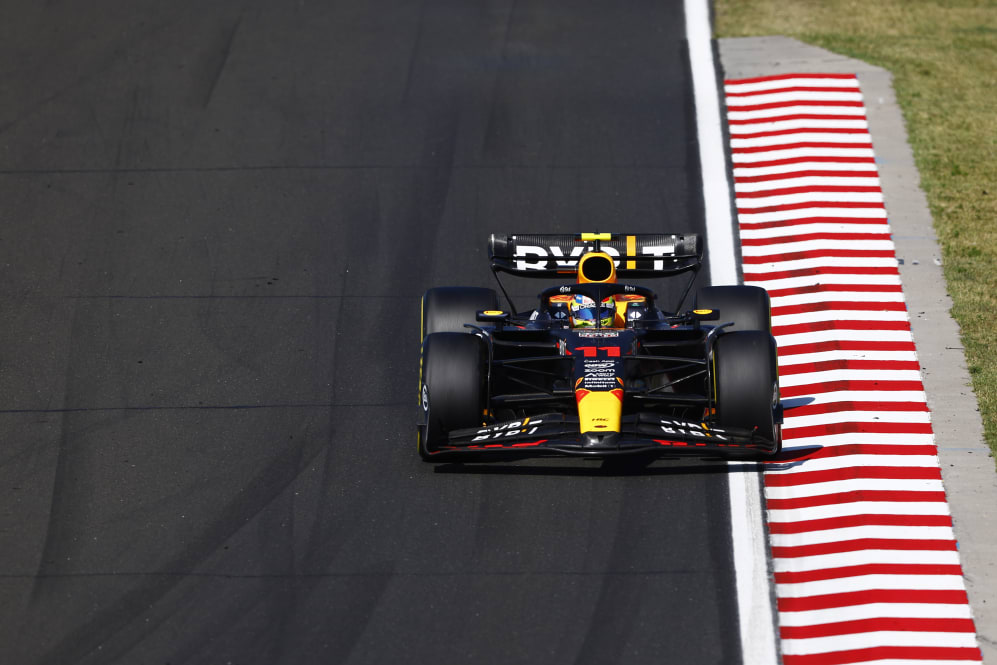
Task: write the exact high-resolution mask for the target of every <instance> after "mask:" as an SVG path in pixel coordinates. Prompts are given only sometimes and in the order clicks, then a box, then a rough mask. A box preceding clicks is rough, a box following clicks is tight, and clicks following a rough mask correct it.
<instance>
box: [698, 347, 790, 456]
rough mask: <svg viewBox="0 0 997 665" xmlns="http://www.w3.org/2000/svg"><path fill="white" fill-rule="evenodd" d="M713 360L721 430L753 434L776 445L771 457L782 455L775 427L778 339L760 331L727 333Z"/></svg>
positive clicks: (715, 351)
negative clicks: (744, 431)
mask: <svg viewBox="0 0 997 665" xmlns="http://www.w3.org/2000/svg"><path fill="white" fill-rule="evenodd" d="M713 358H714V363H715V364H714V368H715V372H716V408H717V420H718V422H719V425H720V427H721V428H724V427H737V428H743V429H749V430H754V431H755V433H756V434H757V435H758V436H759V437H762V438H764V439H765V440H767V441H772V442H773V443H774V448H773V449H772V450H771V451H770V454H773V455H774V454H775V453H777V452H779V451H780V450H781V449H782V430H781V427H780V426H779V424H778V423H776V412H777V410H778V407H779V378H778V373H777V366H776V345H775V338H773V337H772V335H770V334H769V333H767V332H763V331H760V330H742V331H738V332H732V333H726V334H723V335H721V336H720V338H719V339H717V343H716V346H715V347H714V351H713Z"/></svg>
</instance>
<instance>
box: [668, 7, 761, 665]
mask: <svg viewBox="0 0 997 665" xmlns="http://www.w3.org/2000/svg"><path fill="white" fill-rule="evenodd" d="M684 9H685V20H686V37H687V39H688V43H689V63H690V68H691V72H692V88H693V96H694V97H695V104H696V127H697V133H698V137H699V160H700V165H701V168H702V171H703V176H702V178H703V204H704V212H705V217H706V236H707V240H708V243H709V251H708V253H707V255H708V257H709V259H708V260H709V269H710V276H711V278H712V281H713V283H714V284H737V283H738V281H739V278H738V272H737V261H736V254H735V252H734V219H733V216H732V214H731V208H730V196H731V184H730V181H729V180H728V176H727V164H726V160H725V155H726V146H724V135H723V127H724V124H723V119H722V118H721V115H720V97H719V93H718V91H717V69H716V64H715V63H714V60H713V41H712V34H713V33H712V25H711V24H710V3H709V1H708V0H684ZM727 478H728V487H729V492H730V513H731V515H730V521H731V538H732V541H733V559H734V574H735V579H736V584H737V607H738V619H739V621H738V623H739V628H740V638H741V662H742V663H743V664H744V665H771V664H772V663H775V662H778V655H777V649H776V644H777V642H776V639H777V638H776V629H775V612H774V608H773V607H772V599H771V589H770V586H769V579H768V565H767V561H766V551H767V550H766V542H765V540H766V539H765V527H764V523H763V520H764V517H763V508H762V497H761V489H760V487H759V483H758V474H757V473H742V472H733V473H729V474H727Z"/></svg>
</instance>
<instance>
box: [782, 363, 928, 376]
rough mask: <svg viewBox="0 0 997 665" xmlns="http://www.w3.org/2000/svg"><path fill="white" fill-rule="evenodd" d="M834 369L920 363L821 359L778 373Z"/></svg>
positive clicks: (899, 367) (916, 367)
mask: <svg viewBox="0 0 997 665" xmlns="http://www.w3.org/2000/svg"><path fill="white" fill-rule="evenodd" d="M835 369H873V370H875V369H880V370H905V369H912V370H919V369H921V365H920V364H919V363H918V362H917V361H916V360H848V359H841V360H822V361H820V362H813V363H799V364H797V365H788V366H786V367H780V368H779V375H780V376H794V375H796V374H810V373H811V372H829V371H831V370H835Z"/></svg>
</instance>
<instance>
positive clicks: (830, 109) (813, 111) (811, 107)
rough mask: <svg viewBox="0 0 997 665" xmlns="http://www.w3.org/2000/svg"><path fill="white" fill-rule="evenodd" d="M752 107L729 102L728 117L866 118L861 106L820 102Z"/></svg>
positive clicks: (745, 118)
mask: <svg viewBox="0 0 997 665" xmlns="http://www.w3.org/2000/svg"><path fill="white" fill-rule="evenodd" d="M749 106H751V105H750V104H746V103H744V102H738V103H736V104H734V103H731V101H728V103H727V109H728V111H727V117H728V118H729V119H730V120H731V121H732V122H735V123H736V122H739V121H744V120H749V121H750V120H759V119H765V120H769V119H775V118H783V117H786V116H788V115H833V116H856V117H860V118H864V117H865V108H863V107H861V106H851V105H849V106H826V105H822V104H820V103H819V102H816V103H813V104H807V103H799V102H793V103H789V104H784V105H780V106H777V107H773V108H767V109H750V110H749V109H748V107H749Z"/></svg>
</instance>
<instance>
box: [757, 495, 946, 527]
mask: <svg viewBox="0 0 997 665" xmlns="http://www.w3.org/2000/svg"><path fill="white" fill-rule="evenodd" d="M949 514H950V512H949V504H948V503H947V502H945V501H851V502H848V503H834V504H831V505H827V506H809V507H807V508H792V509H787V510H777V509H772V508H770V509H769V511H768V523H769V524H770V525H771V524H789V523H795V522H809V521H811V520H823V519H829V518H832V517H852V516H856V515H931V516H947V515H949Z"/></svg>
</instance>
